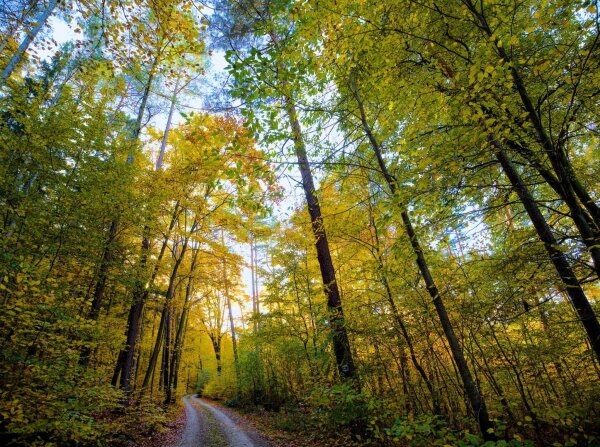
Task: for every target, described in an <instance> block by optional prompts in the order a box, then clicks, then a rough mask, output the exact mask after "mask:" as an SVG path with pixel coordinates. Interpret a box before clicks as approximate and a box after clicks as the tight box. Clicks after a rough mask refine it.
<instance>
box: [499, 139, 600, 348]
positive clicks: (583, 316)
mask: <svg viewBox="0 0 600 447" xmlns="http://www.w3.org/2000/svg"><path fill="white" fill-rule="evenodd" d="M492 143H493V144H494V146H495V148H496V157H497V158H498V161H499V162H500V165H501V166H502V169H503V170H504V173H505V174H506V176H507V177H508V179H509V180H510V183H511V184H512V186H513V188H514V189H515V192H516V193H517V195H518V196H519V199H520V200H521V202H522V203H523V206H524V207H525V211H526V212H527V214H528V216H529V218H530V219H531V222H532V223H533V226H534V228H535V230H536V232H537V234H538V237H539V238H540V240H541V241H542V243H543V244H544V247H545V249H546V252H547V253H548V256H549V257H550V260H551V261H552V264H553V265H554V267H555V268H556V272H557V273H558V276H559V277H560V279H561V281H562V283H563V284H564V286H565V291H566V293H567V295H568V297H569V301H570V302H571V304H572V306H573V308H574V309H575V312H576V313H577V316H578V317H579V319H580V320H581V323H582V324H583V326H584V328H585V331H586V333H587V336H588V338H589V341H590V343H591V346H592V349H593V351H594V352H595V353H596V356H597V357H598V358H599V359H600V323H599V322H598V318H597V317H596V314H595V313H594V309H593V308H592V306H591V304H590V302H589V300H588V299H587V296H586V295H585V293H584V291H583V289H582V288H581V285H580V283H579V281H578V280H577V277H576V276H575V272H573V269H572V268H571V266H570V264H569V261H567V258H566V256H565V255H564V253H563V252H562V251H561V250H560V249H559V248H558V243H557V241H556V239H555V238H554V235H553V234H552V230H551V229H550V226H549V225H548V223H547V222H546V220H545V219H544V216H543V215H542V213H541V211H540V210H539V208H538V206H537V203H536V202H535V199H534V198H533V197H532V195H531V193H530V192H529V189H528V188H527V185H525V183H524V182H523V179H522V178H521V176H520V174H519V172H518V171H517V170H516V168H515V167H514V165H513V163H512V161H511V160H510V159H509V158H508V157H507V155H506V153H505V152H504V151H503V150H502V147H501V146H500V144H499V143H498V142H497V141H495V140H492Z"/></svg>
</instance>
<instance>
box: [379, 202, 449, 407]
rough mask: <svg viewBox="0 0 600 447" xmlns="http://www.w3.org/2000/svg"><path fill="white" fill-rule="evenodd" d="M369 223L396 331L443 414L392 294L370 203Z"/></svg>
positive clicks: (432, 398) (380, 274) (432, 399)
mask: <svg viewBox="0 0 600 447" xmlns="http://www.w3.org/2000/svg"><path fill="white" fill-rule="evenodd" d="M369 221H370V224H371V227H372V228H373V239H374V242H375V256H376V260H377V268H378V270H379V277H380V280H381V284H382V285H383V287H384V289H385V293H386V297H387V300H388V304H389V305H390V309H391V310H392V316H393V317H394V320H395V322H396V325H397V326H396V330H397V331H399V332H400V335H401V336H402V338H404V341H405V342H406V346H407V347H408V351H409V353H410V359H411V362H412V364H413V366H414V367H415V369H416V370H417V372H418V373H419V375H420V376H421V378H422V379H423V381H424V382H425V386H426V387H427V390H428V391H429V394H430V396H431V401H432V403H433V412H434V413H435V414H441V406H440V400H439V397H438V395H437V392H436V390H435V387H434V386H433V382H432V381H431V379H430V378H429V376H428V375H427V373H426V372H425V369H423V367H422V366H421V363H420V362H419V360H418V359H417V355H416V353H415V348H414V345H413V343H412V339H411V337H410V334H409V333H408V330H407V329H406V326H405V324H404V321H403V320H402V316H401V315H400V312H399V311H398V307H397V306H396V302H395V301H394V297H393V294H392V288H391V287H390V283H389V281H388V278H387V274H386V272H385V266H384V264H383V257H382V255H381V246H380V242H379V234H378V230H377V226H376V225H375V219H374V218H373V213H372V204H371V203H370V202H369ZM401 349H403V348H402V347H401Z"/></svg>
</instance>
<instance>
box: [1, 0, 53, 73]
mask: <svg viewBox="0 0 600 447" xmlns="http://www.w3.org/2000/svg"><path fill="white" fill-rule="evenodd" d="M57 3H58V0H50V1H49V2H48V6H46V9H44V10H43V11H40V13H39V14H38V16H37V17H36V19H35V26H34V27H33V28H32V29H31V30H30V31H28V32H26V34H25V37H24V38H23V41H22V42H21V45H19V48H18V49H17V52H16V53H15V54H14V55H13V57H12V58H11V59H10V61H9V62H8V65H7V66H6V67H4V70H2V74H1V75H0V77H2V81H3V82H6V81H7V80H8V78H10V76H11V75H12V73H13V71H14V70H15V68H16V67H17V64H18V63H19V61H20V60H21V58H22V57H23V55H24V54H25V52H26V51H27V49H28V48H29V45H30V44H31V42H33V40H34V39H35V37H36V36H37V34H38V33H39V32H40V30H41V29H42V28H43V27H44V25H45V24H46V21H47V20H48V17H50V15H51V14H52V11H54V8H55V7H56V5H57Z"/></svg>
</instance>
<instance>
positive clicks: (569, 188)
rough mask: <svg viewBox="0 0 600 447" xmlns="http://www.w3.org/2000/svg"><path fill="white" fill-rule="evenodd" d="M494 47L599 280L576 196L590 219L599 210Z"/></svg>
mask: <svg viewBox="0 0 600 447" xmlns="http://www.w3.org/2000/svg"><path fill="white" fill-rule="evenodd" d="M463 2H464V4H465V5H466V6H467V7H468V8H469V11H470V12H471V14H472V15H473V17H474V19H475V20H476V21H477V26H478V27H479V28H480V29H481V30H482V31H483V32H484V33H485V34H486V36H487V37H488V38H490V39H491V38H492V37H493V36H494V33H493V31H492V29H491V27H490V25H489V24H488V22H487V20H486V18H485V16H484V15H483V13H482V12H480V11H479V10H478V9H477V8H476V7H475V5H474V4H473V2H472V1H471V0H463ZM493 42H494V43H495V47H496V52H497V54H498V56H499V57H500V58H501V59H502V60H503V61H504V62H505V63H510V64H511V65H510V72H511V76H512V80H513V82H514V85H515V87H516V89H517V92H518V94H519V98H520V99H521V103H522V104H523V108H524V109H525V111H526V112H527V119H528V120H529V122H530V123H531V125H532V126H533V129H534V131H535V133H536V136H537V139H538V142H539V144H540V145H541V147H542V149H543V150H544V153H545V154H546V155H547V157H548V160H549V161H550V164H551V165H552V169H553V170H554V172H555V173H556V176H557V178H558V181H559V185H560V189H561V191H562V194H561V197H562V198H563V200H564V201H565V203H566V204H567V206H568V207H569V210H570V211H571V218H572V219H573V221H574V222H575V225H576V226H577V228H578V230H579V231H580V234H581V236H582V239H583V242H584V244H585V245H586V246H587V248H588V250H589V252H590V255H591V256H592V259H593V261H594V268H595V271H596V274H597V275H598V277H600V235H598V234H595V232H594V231H593V228H591V227H590V225H589V223H588V221H587V220H586V218H585V212H584V211H583V209H582V207H581V204H580V203H579V201H578V197H577V196H578V194H577V193H576V190H578V191H579V196H580V197H582V198H583V200H582V202H583V203H584V204H587V207H588V210H591V214H592V216H594V215H595V216H597V215H598V207H597V205H596V204H595V203H594V202H593V200H592V199H591V197H590V196H589V194H587V191H585V189H584V188H583V185H582V184H581V182H580V181H579V179H577V177H576V174H575V171H574V170H573V167H572V166H571V163H570V162H569V160H568V158H567V156H566V154H565V152H564V151H565V149H564V147H562V145H561V144H559V143H557V142H553V141H552V139H551V138H550V136H549V135H548V133H547V132H546V129H545V128H544V124H543V122H542V119H541V117H540V115H539V113H538V111H537V109H536V108H535V105H534V103H533V101H532V99H531V97H530V95H529V92H528V91H527V88H526V86H525V82H524V80H523V77H522V76H521V73H520V72H519V69H518V64H516V62H515V61H514V60H513V59H512V57H511V56H510V55H509V54H508V53H507V52H506V50H505V48H504V47H503V46H501V45H499V44H498V41H497V39H493ZM574 185H576V186H574ZM595 223H596V225H595V227H596V229H597V228H600V222H598V221H596V222H595Z"/></svg>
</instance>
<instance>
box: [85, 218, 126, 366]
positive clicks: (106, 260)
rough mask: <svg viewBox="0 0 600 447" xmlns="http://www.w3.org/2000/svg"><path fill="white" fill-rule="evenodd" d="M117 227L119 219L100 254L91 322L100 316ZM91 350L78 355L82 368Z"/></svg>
mask: <svg viewBox="0 0 600 447" xmlns="http://www.w3.org/2000/svg"><path fill="white" fill-rule="evenodd" d="M118 227H119V219H118V218H116V219H114V220H113V221H112V222H111V224H110V229H109V232H108V240H107V241H106V245H105V247H104V252H103V253H102V260H101V261H100V268H99V270H98V280H97V281H96V287H94V298H93V299H92V307H91V309H90V314H89V318H90V320H93V321H98V317H99V316H100V309H101V305H102V301H103V299H104V291H105V289H106V279H107V277H108V269H109V267H110V264H111V262H112V259H113V249H114V247H113V245H114V243H115V241H116V239H117V229H118ZM91 352H92V350H91V348H90V347H89V346H86V347H84V348H83V349H82V350H81V354H80V355H79V364H80V365H81V366H83V367H87V366H88V364H89V361H90V354H91Z"/></svg>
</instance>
